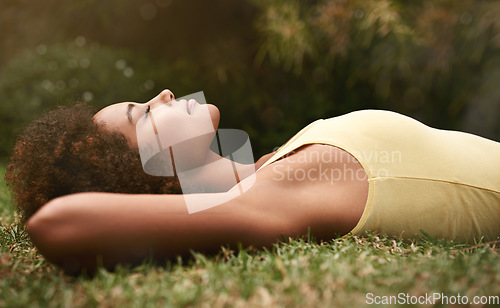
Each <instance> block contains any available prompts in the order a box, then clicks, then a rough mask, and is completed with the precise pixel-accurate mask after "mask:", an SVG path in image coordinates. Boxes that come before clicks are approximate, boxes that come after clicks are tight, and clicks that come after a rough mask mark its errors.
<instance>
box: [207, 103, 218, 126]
mask: <svg viewBox="0 0 500 308" xmlns="http://www.w3.org/2000/svg"><path fill="white" fill-rule="evenodd" d="M207 108H208V112H209V113H210V118H211V119H212V124H213V125H214V130H217V128H218V127H219V120H220V112H219V108H217V107H216V106H215V105H212V104H207Z"/></svg>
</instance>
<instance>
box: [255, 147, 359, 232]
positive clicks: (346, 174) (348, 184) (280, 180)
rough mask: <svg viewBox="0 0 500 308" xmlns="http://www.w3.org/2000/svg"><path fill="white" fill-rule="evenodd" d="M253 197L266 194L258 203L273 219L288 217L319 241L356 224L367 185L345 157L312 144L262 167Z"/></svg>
mask: <svg viewBox="0 0 500 308" xmlns="http://www.w3.org/2000/svg"><path fill="white" fill-rule="evenodd" d="M253 193H254V194H255V195H256V196H252V197H253V198H256V199H259V197H258V196H259V195H262V196H266V197H261V199H262V200H266V202H267V206H272V207H273V209H272V211H274V212H277V213H276V214H275V215H282V216H283V217H287V219H288V220H289V221H291V222H292V223H293V224H294V225H295V226H296V228H297V229H298V230H301V233H304V232H307V229H308V228H309V229H310V230H311V232H312V234H314V235H316V236H317V237H319V238H331V236H332V234H334V233H337V234H345V233H347V232H349V231H351V230H352V229H353V228H354V226H355V225H356V224H357V222H358V221H359V219H360V217H361V215H362V213H363V210H364V207H365V204H366V199H367V196H368V182H367V178H366V173H365V172H364V169H363V168H362V166H361V165H360V164H359V163H358V162H357V161H356V160H355V159H354V157H352V156H351V155H350V154H349V153H347V152H345V151H344V150H342V149H339V148H336V147H333V146H330V145H322V144H313V145H306V146H303V147H301V148H299V149H297V150H295V151H294V152H292V153H290V155H287V156H286V157H283V158H281V159H279V160H277V161H275V162H273V163H272V164H270V165H268V166H266V167H264V168H262V169H261V170H260V171H259V172H258V181H257V183H256V185H255V189H254V191H253ZM261 206H262V207H266V206H265V205H261ZM263 210H264V209H263ZM268 210H269V209H268Z"/></svg>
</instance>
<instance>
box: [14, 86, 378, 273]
mask: <svg viewBox="0 0 500 308" xmlns="http://www.w3.org/2000/svg"><path fill="white" fill-rule="evenodd" d="M130 104H133V105H134V107H133V110H134V112H135V113H133V114H131V115H130V116H131V119H128V117H127V114H126V110H127V108H129V105H130ZM167 104H168V108H163V107H165V106H166V105H167ZM159 106H161V107H162V108H158V107H159ZM185 106H186V105H185V102H181V101H175V100H174V96H173V94H172V92H171V91H169V90H165V91H163V92H162V93H160V94H159V95H158V96H157V97H155V98H153V99H152V100H151V101H149V102H147V103H144V104H139V103H119V104H115V105H111V106H109V107H107V108H105V109H103V110H101V111H100V112H99V113H98V114H97V115H95V116H94V115H93V112H92V111H90V110H89V109H88V107H85V106H77V107H73V108H67V109H61V110H58V111H55V112H53V113H49V114H48V115H46V116H44V117H42V118H41V119H40V120H38V121H36V122H34V123H32V124H31V125H30V126H29V127H28V129H27V130H26V131H25V133H24V134H23V135H22V136H21V137H20V139H19V141H18V143H17V145H16V147H15V149H14V154H13V156H12V160H11V164H10V165H9V169H8V173H7V181H8V183H9V185H10V186H11V187H12V189H13V191H14V196H15V200H16V202H17V203H18V206H19V208H20V210H21V211H22V212H23V215H24V218H25V220H27V223H26V225H27V230H28V233H29V234H30V237H31V239H32V241H33V243H34V244H35V245H36V247H37V248H38V250H39V251H40V253H42V254H43V255H44V257H45V258H46V259H47V260H49V261H50V262H53V263H55V264H56V265H58V266H60V267H61V268H63V269H64V270H65V271H66V272H67V273H78V272H81V271H87V272H92V271H94V270H95V269H96V267H97V265H98V264H99V262H101V264H103V265H104V266H106V267H107V268H113V267H114V266H115V265H116V264H118V263H122V262H126V263H136V262H140V261H141V260H143V259H144V258H146V257H148V256H150V255H151V254H152V255H153V257H154V258H156V259H160V260H163V259H165V258H173V257H176V256H179V255H181V256H185V255H189V252H190V251H191V250H194V251H203V252H213V251H217V250H218V249H220V246H221V245H230V246H233V247H236V246H237V245H238V244H243V245H244V246H250V245H252V246H255V247H263V246H270V245H272V244H273V243H275V242H277V241H279V240H281V239H282V238H283V236H303V235H307V234H308V233H309V234H310V235H312V236H313V237H315V238H317V239H319V240H329V239H332V238H333V237H335V236H337V235H342V234H346V233H348V232H349V231H351V230H352V229H353V228H354V227H355V225H356V224H357V223H358V221H359V219H360V217H361V215H362V213H363V210H364V207H365V204H366V200H367V195H368V182H367V180H366V178H365V179H362V178H356V179H349V178H345V177H342V176H341V177H339V179H337V180H335V182H334V183H333V182H332V181H331V179H329V178H318V177H317V176H316V177H314V178H308V177H306V178H301V179H297V178H293V177H292V178H289V177H283V176H282V175H283V174H282V172H283V171H284V170H287V172H290V173H291V174H294V172H295V171H304V170H306V171H309V170H313V169H315V168H319V167H321V168H323V169H329V170H336V171H339V170H346V169H348V170H350V171H351V170H352V172H353V173H356V174H358V171H360V172H361V173H363V172H364V170H363V168H362V166H361V165H360V164H359V163H358V162H357V161H356V160H355V159H354V158H353V157H352V156H351V155H350V154H348V153H347V152H345V151H343V150H341V149H339V148H336V147H333V146H330V145H323V144H313V145H304V146H302V147H300V148H298V149H296V150H295V151H293V152H292V153H291V154H290V155H287V156H286V157H283V158H281V159H279V160H277V161H275V162H274V163H272V164H270V165H267V166H265V167H263V168H262V169H260V170H259V171H258V172H257V173H256V174H255V182H254V183H253V185H251V186H249V187H250V188H249V189H248V190H246V191H245V192H244V193H241V194H239V195H237V196H236V197H231V198H225V196H228V195H230V196H233V195H232V193H233V192H234V191H235V190H237V189H238V185H245V184H246V183H248V181H249V179H251V177H248V178H245V179H242V180H241V182H240V183H239V184H238V185H236V186H234V187H233V188H232V189H231V190H230V191H229V192H222V193H201V194H194V196H195V197H197V199H196V201H195V203H196V205H197V206H198V205H199V206H200V207H203V206H204V205H205V204H206V202H207V200H210V199H213V198H225V199H224V200H225V201H224V202H221V203H220V204H219V203H218V205H216V206H214V207H211V208H208V209H205V210H202V211H199V212H196V213H192V214H189V213H188V211H187V206H186V202H185V196H184V195H181V194H172V193H175V192H179V183H178V180H177V179H176V178H167V177H152V176H149V175H147V174H145V173H144V171H143V170H142V165H141V162H140V158H139V155H138V151H137V150H136V148H135V147H134V142H135V145H136V144H137V142H136V140H135V138H136V135H135V134H136V132H140V129H137V130H136V125H138V124H137V119H138V117H140V116H141V114H143V113H142V112H144V111H145V110H154V108H158V110H162V111H161V112H158V113H155V121H156V125H157V126H158V125H165V126H166V127H164V128H166V129H170V130H175V131H176V132H177V131H178V132H179V133H186V132H187V133H190V134H193V133H196V129H194V130H192V128H193V127H196V125H198V124H199V123H200V122H202V121H200V118H199V115H200V113H198V114H197V112H199V111H202V110H203V108H205V109H204V110H205V111H207V110H208V111H209V112H208V113H206V114H210V117H211V118H212V122H213V126H214V128H216V126H217V125H218V121H219V119H218V116H219V113H218V110H217V108H216V107H215V106H213V105H209V106H203V107H201V106H200V105H196V106H195V109H193V110H191V111H192V112H191V113H190V112H187V113H186V111H187V110H186V109H185ZM162 119H163V120H162ZM173 121H177V122H176V123H177V124H176V125H175V126H174V127H168V125H169V123H172V122H173ZM183 125H184V126H183ZM137 128H139V126H137ZM190 129H191V130H190ZM200 149H201V150H202V152H198V151H191V152H193V153H191V152H188V153H185V155H187V156H189V155H191V156H192V157H193V159H192V160H190V161H193V162H196V161H197V159H199V153H205V152H206V155H207V156H206V157H208V158H211V159H215V156H214V153H213V152H211V151H206V150H205V152H203V148H200ZM272 154H273V153H270V154H268V155H265V156H264V157H262V158H261V159H260V160H259V161H258V162H257V163H256V164H254V165H249V166H247V167H248V168H254V169H258V168H259V167H260V166H261V165H262V164H263V163H264V162H265V161H266V160H268V159H269V158H270V156H272ZM323 154H327V155H330V156H331V157H338V158H339V159H336V160H334V161H328V162H318V161H315V160H311V159H310V157H324V156H323ZM217 162H218V163H220V164H219V165H217V166H224V164H227V163H232V162H230V161H228V160H227V159H225V158H222V157H219V160H217ZM213 166H215V164H208V165H202V169H203V168H204V171H205V172H200V176H199V178H198V180H201V181H206V183H204V184H207V185H210V184H213V187H214V188H217V186H218V185H220V184H221V183H224V182H227V181H225V179H224V178H223V175H221V174H220V172H219V169H218V167H215V168H214V167H213ZM205 169H206V170H205ZM207 175H208V176H207ZM215 191H217V190H215Z"/></svg>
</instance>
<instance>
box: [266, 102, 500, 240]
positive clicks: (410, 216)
mask: <svg viewBox="0 0 500 308" xmlns="http://www.w3.org/2000/svg"><path fill="white" fill-rule="evenodd" d="M317 143H320V144H329V145H332V146H335V147H338V148H341V149H343V150H345V151H347V152H348V153H350V154H351V155H352V156H354V158H356V159H357V160H358V162H359V163H360V164H361V165H362V166H363V168H364V170H365V171H366V174H367V176H368V182H369V195H368V200H367V203H366V206H365V209H364V212H363V214H362V216H361V219H360V220H359V222H358V223H357V225H356V226H355V227H354V229H353V230H352V231H351V232H352V233H354V234H361V233H363V232H365V231H372V232H375V233H378V232H380V233H382V234H386V235H389V236H401V237H403V238H413V237H414V236H415V235H420V236H422V235H423V233H424V232H425V233H427V234H429V235H431V236H433V237H439V238H445V239H455V240H465V241H472V240H473V239H474V238H480V237H485V240H495V239H496V238H497V237H498V236H500V143H498V142H495V141H492V140H488V139H485V138H482V137H478V136H475V135H472V134H468V133H463V132H457V131H449V130H440V129H435V128H431V127H429V126H426V125H424V124H422V123H421V122H419V121H417V120H414V119H412V118H410V117H407V116H404V115H401V114H398V113H395V112H391V111H383V110H362V111H356V112H352V113H349V114H346V115H343V116H339V117H335V118H331V119H326V120H323V119H321V120H317V121H315V122H313V123H311V124H309V125H308V126H307V127H305V128H303V129H302V130H301V131H300V132H299V133H297V134H296V135H295V136H294V137H293V138H292V139H290V140H289V141H288V142H287V143H286V144H284V145H283V146H282V147H281V148H279V149H278V151H277V152H276V154H275V155H273V156H272V157H271V158H270V159H269V160H268V161H266V162H265V163H264V164H263V165H262V166H261V167H260V168H263V167H265V166H267V165H269V164H271V163H272V162H274V161H276V160H277V159H279V158H280V157H282V156H284V155H286V154H287V153H289V152H291V151H293V150H295V149H297V148H299V147H300V146H302V145H305V144H317ZM422 231H423V232H422Z"/></svg>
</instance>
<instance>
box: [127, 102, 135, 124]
mask: <svg viewBox="0 0 500 308" xmlns="http://www.w3.org/2000/svg"><path fill="white" fill-rule="evenodd" d="M133 108H134V104H128V106H127V118H128V121H129V122H130V124H134V123H133V122H132V109H133Z"/></svg>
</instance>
